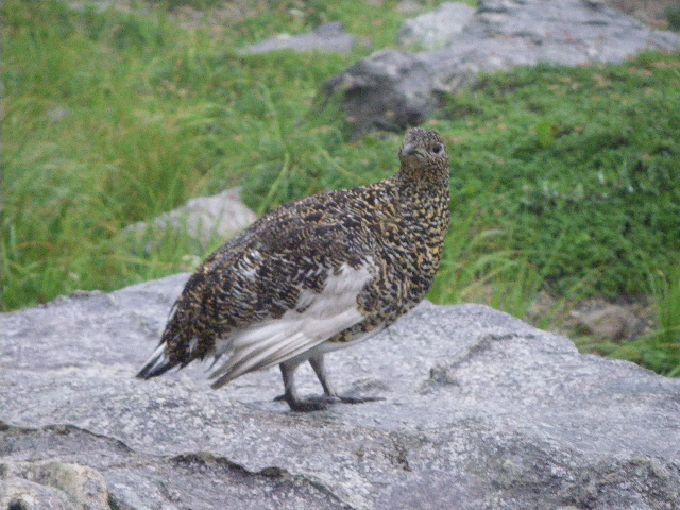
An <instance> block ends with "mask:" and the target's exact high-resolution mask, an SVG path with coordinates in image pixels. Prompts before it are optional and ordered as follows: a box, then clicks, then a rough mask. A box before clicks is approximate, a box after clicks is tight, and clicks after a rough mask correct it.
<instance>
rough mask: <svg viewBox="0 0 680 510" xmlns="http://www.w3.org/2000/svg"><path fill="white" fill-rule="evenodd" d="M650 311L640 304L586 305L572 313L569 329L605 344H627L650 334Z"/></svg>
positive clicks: (568, 322)
mask: <svg viewBox="0 0 680 510" xmlns="http://www.w3.org/2000/svg"><path fill="white" fill-rule="evenodd" d="M651 314H653V311H652V310H651V307H649V306H645V305H644V304H641V303H632V304H627V305H623V304H612V303H607V302H604V301H601V300H593V301H586V302H583V303H581V304H580V305H579V307H578V308H577V309H576V310H572V312H571V313H570V314H569V318H568V320H567V326H568V327H570V328H571V329H572V330H574V331H575V332H577V333H579V334H582V335H583V334H586V335H592V336H594V337H595V338H599V339H602V340H614V341H624V340H631V339H634V338H637V337H640V336H641V335H642V334H643V333H645V332H647V333H648V332H649V322H650V321H649V319H648V318H647V317H646V316H649V315H651Z"/></svg>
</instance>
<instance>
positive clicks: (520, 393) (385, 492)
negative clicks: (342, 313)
mask: <svg viewBox="0 0 680 510" xmlns="http://www.w3.org/2000/svg"><path fill="white" fill-rule="evenodd" d="M186 278H187V275H178V276H173V277H169V278H165V279H162V280H158V281H155V282H150V283H147V284H143V285H139V286H135V287H130V288H127V289H123V290H121V291H118V292H114V293H111V294H103V293H80V294H78V295H75V296H72V297H69V298H62V299H60V300H58V301H57V302H54V303H52V304H50V305H48V306H43V307H37V308H33V309H27V310H24V311H19V312H13V313H5V314H0V420H1V421H2V422H4V423H5V425H2V424H1V423H0V462H1V463H2V464H4V465H13V466H19V468H16V467H15V468H12V469H14V471H11V470H10V471H11V473H10V474H9V475H7V476H10V477H11V480H13V481H14V482H17V483H19V482H21V483H26V484H28V483H33V484H36V485H37V489H40V490H43V491H47V490H52V491H57V490H58V491H59V494H64V495H66V496H63V497H67V498H71V497H73V496H72V495H69V494H72V493H73V488H72V487H73V486H71V488H70V489H68V488H67V487H66V486H65V485H59V487H61V489H55V488H52V486H49V485H39V483H38V482H33V481H30V480H28V479H27V478H22V476H23V475H22V473H24V472H25V469H26V468H25V466H30V465H36V464H37V465H44V464H45V463H59V464H61V465H80V466H88V467H89V469H90V470H91V471H90V473H94V472H96V473H99V474H101V477H102V478H103V482H101V481H100V483H98V485H96V487H97V489H96V490H94V491H93V493H97V491H103V490H106V492H107V498H108V501H109V504H110V506H111V507H114V508H125V509H130V508H135V509H143V508H187V507H191V508H193V509H202V508H206V509H207V508H230V507H236V508H271V507H277V508H278V507H280V508H380V509H382V508H390V509H392V508H472V509H475V508H494V509H495V508H501V509H502V508H539V507H540V508H557V507H570V506H571V507H576V508H639V509H643V508H661V509H664V508H667V509H673V508H679V506H678V501H680V426H679V425H678V424H679V423H680V381H678V380H673V379H668V378H664V377H661V376H658V375H655V374H653V373H650V372H648V371H646V370H644V369H641V368H640V367H638V366H636V365H633V364H631V363H627V362H621V361H609V360H604V359H601V358H597V357H593V356H581V355H579V353H578V352H577V350H576V348H575V347H574V345H573V344H572V343H571V342H570V341H569V340H567V339H566V338H563V337H559V336H555V335H551V334H549V333H546V332H544V331H541V330H539V329H536V328H533V327H531V326H529V325H527V324H525V323H522V322H520V321H518V320H516V319H513V318H512V317H510V316H509V315H507V314H505V313H501V312H497V311H495V310H492V309H491V308H488V307H485V306H478V305H463V306H450V307H442V306H433V305H431V304H428V303H424V304H422V305H420V306H419V307H417V308H416V309H415V310H413V311H412V312H411V313H410V314H409V315H408V316H407V317H405V318H403V319H402V320H400V321H399V322H397V323H396V324H395V325H393V326H392V327H390V328H389V329H388V330H387V331H385V332H383V333H381V334H380V335H378V336H376V337H374V338H373V339H371V340H369V341H367V342H365V343H362V344H360V345H358V346H356V347H353V348H350V349H346V350H342V351H338V352H336V353H332V354H330V355H329V361H328V365H329V369H330V371H331V374H330V375H331V377H332V378H333V380H335V381H336V383H337V384H338V385H339V387H340V389H341V391H342V390H344V391H350V392H351V391H355V392H361V393H365V394H370V393H373V394H381V395H383V396H384V397H386V401H384V402H377V403H372V404H363V405H357V406H351V405H338V406H335V407H332V408H331V409H330V410H328V411H324V412H316V413H308V414H298V413H291V412H289V411H288V407H287V406H286V404H284V403H278V402H272V401H271V399H272V397H274V396H275V395H276V394H277V393H279V392H280V391H281V387H282V385H281V382H280V375H279V373H278V370H276V369H275V368H272V369H270V370H268V371H265V372H258V373H253V374H249V375H246V376H243V377H241V378H239V379H237V380H235V381H233V383H231V384H230V385H229V386H228V387H226V388H224V389H223V390H220V391H211V390H209V389H208V382H207V381H206V380H205V379H204V377H203V374H204V371H205V368H206V367H202V366H191V367H189V368H188V369H187V370H186V371H182V372H178V373H174V374H169V375H168V376H167V377H163V378H159V379H153V380H151V381H140V380H137V379H135V378H134V377H133V375H134V374H135V372H136V371H137V370H138V369H139V367H140V366H141V365H142V363H143V362H144V361H145V359H146V358H147V357H148V356H149V354H150V353H151V351H152V350H153V348H154V346H155V344H156V342H157V340H158V337H159V335H160V332H161V330H162V328H163V326H164V323H165V321H166V319H167V316H168V311H169V309H170V306H171V304H172V302H173V300H174V298H175V297H176V296H177V295H178V293H179V292H180V290H181V288H182V286H183V284H184V282H185V281H186ZM300 372H301V373H300V381H299V382H300V384H301V388H300V389H301V391H303V392H319V391H320V389H319V387H318V383H317V382H316V381H315V377H314V375H313V373H312V372H311V370H309V369H308V367H304V368H303V369H302V370H300ZM22 466H24V467H23V468H22ZM17 469H18V471H17ZM21 469H24V471H21ZM6 471H7V469H6ZM0 478H2V476H0ZM94 478H96V475H94ZM22 480H24V481H25V482H22ZM41 480H43V483H45V482H44V479H41ZM55 486H56V484H55ZM0 487H3V486H2V485H0ZM34 488H35V487H34ZM68 491H71V492H70V493H68ZM67 493H68V494H67ZM3 497H4V496H3ZM60 497H61V496H60ZM0 499H1V498H0Z"/></svg>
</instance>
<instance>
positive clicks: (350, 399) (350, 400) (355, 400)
mask: <svg viewBox="0 0 680 510" xmlns="http://www.w3.org/2000/svg"><path fill="white" fill-rule="evenodd" d="M309 364H310V365H311V366H312V369H313V370H314V373H315V374H316V376H317V377H318V378H319V382H320V383H321V386H323V392H324V394H325V396H326V400H327V401H328V403H329V404H330V403H334V402H342V403H343V404H364V403H366V402H379V401H381V400H385V399H384V398H383V397H359V396H356V395H338V393H337V392H336V391H335V390H334V389H333V387H332V386H331V385H330V383H329V382H328V378H327V376H326V367H325V366H324V362H323V354H318V355H316V356H313V357H311V358H309Z"/></svg>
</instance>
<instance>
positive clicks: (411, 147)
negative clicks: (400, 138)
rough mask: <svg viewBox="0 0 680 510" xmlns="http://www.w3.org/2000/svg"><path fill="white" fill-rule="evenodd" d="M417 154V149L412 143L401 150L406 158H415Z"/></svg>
mask: <svg viewBox="0 0 680 510" xmlns="http://www.w3.org/2000/svg"><path fill="white" fill-rule="evenodd" d="M416 152H417V149H416V147H415V145H413V144H412V143H410V142H409V143H406V144H404V148H403V149H401V153H402V155H404V156H413V155H414V154H415V153H416Z"/></svg>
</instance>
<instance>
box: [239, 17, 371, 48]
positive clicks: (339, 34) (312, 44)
mask: <svg viewBox="0 0 680 510" xmlns="http://www.w3.org/2000/svg"><path fill="white" fill-rule="evenodd" d="M359 44H360V41H359V39H357V38H356V37H355V36H353V35H351V34H348V33H347V32H345V29H344V27H343V25H342V23H340V22H333V23H325V24H323V25H320V26H319V27H318V28H317V29H316V30H315V31H314V32H312V33H310V34H302V35H296V36H291V35H288V34H279V35H277V36H274V37H272V38H271V39H267V40H265V41H262V42H259V43H257V44H253V45H251V46H248V47H246V48H243V49H242V50H241V51H240V53H241V54H242V55H259V54H262V53H272V52H274V51H283V50H289V51H294V52H296V53H307V52H310V51H319V52H322V53H345V54H347V53H352V51H354V49H355V48H356V47H357V46H358V45H359Z"/></svg>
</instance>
